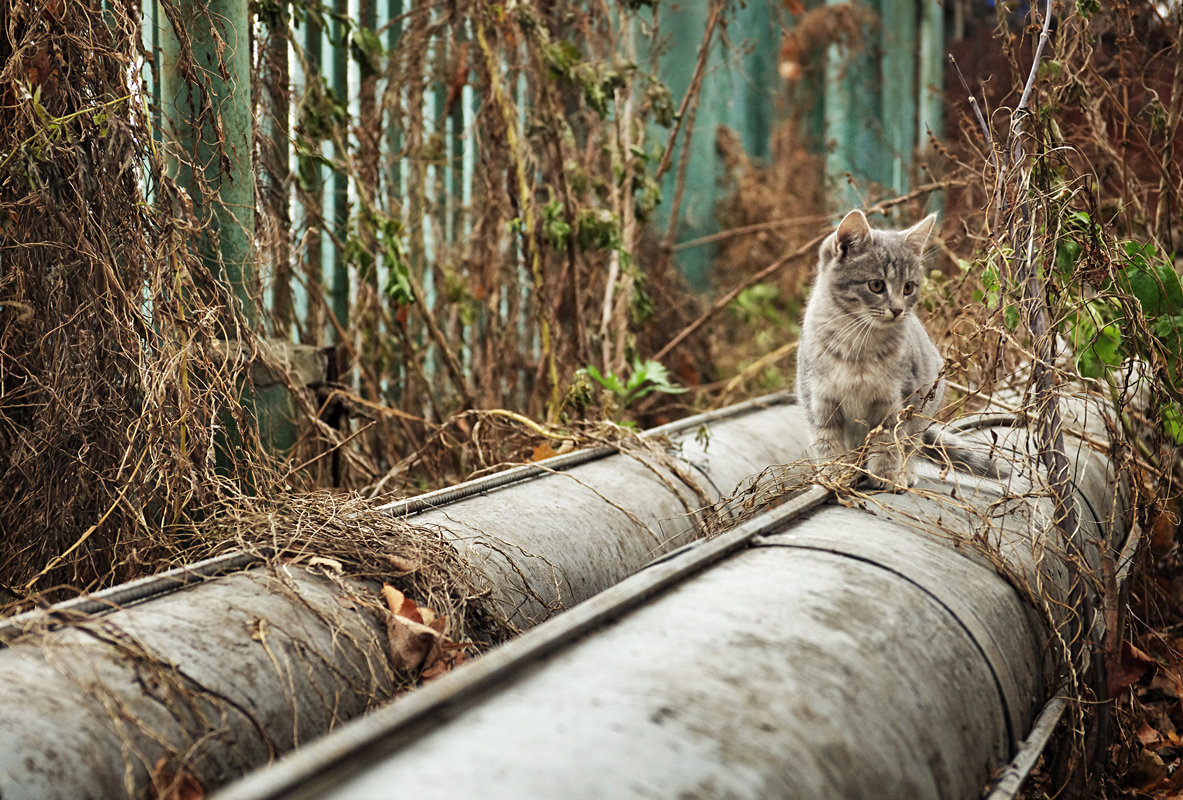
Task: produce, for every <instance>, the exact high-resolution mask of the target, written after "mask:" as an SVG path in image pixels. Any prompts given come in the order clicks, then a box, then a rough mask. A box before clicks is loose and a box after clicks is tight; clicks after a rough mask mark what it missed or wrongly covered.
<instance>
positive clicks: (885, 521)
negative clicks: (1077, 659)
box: [217, 404, 1129, 800]
mask: <svg viewBox="0 0 1183 800" xmlns="http://www.w3.org/2000/svg"><path fill="white" fill-rule="evenodd" d="M1085 408H1086V407H1085V406H1084V405H1083V404H1080V405H1078V406H1077V407H1076V409H1075V410H1076V411H1077V412H1078V413H1077V414H1076V416H1077V421H1078V422H1079V421H1081V417H1083V416H1084V413H1083V412H1084V410H1085ZM1000 422H1001V420H998V419H995V420H993V421H992V423H991V421H989V420H988V421H986V425H985V427H986V428H988V430H985V431H983V435H985V436H987V437H991V438H992V437H993V436H995V435H997V436H998V437H999V438H1000V439H1001V440H1002V441H1003V443H1004V445H1005V444H1006V443H1007V442H1008V441H1009V442H1013V443H1015V444H1018V445H1025V444H1026V443H1025V441H1024V439H1023V437H1022V435H1021V434H1019V433H1018V432H1016V431H1013V430H1007V429H1005V428H1000V427H998V424H999V423H1000ZM1090 427H1091V426H1090ZM1068 441H1069V443H1070V445H1072V446H1073V447H1074V450H1073V452H1072V454H1071V455H1072V460H1073V462H1074V463H1075V474H1074V487H1075V497H1074V501H1075V502H1076V504H1077V506H1078V510H1079V511H1080V514H1081V518H1082V520H1083V523H1082V536H1083V538H1084V539H1085V540H1087V544H1085V543H1083V542H1077V543H1074V544H1065V543H1064V542H1063V540H1062V538H1061V537H1060V536H1059V533H1058V530H1057V529H1056V526H1055V524H1054V520H1053V519H1052V506H1051V503H1050V501H1049V500H1048V499H1047V497H1046V493H1038V492H1034V493H1033V492H1028V491H1027V489H1028V486H1027V484H1025V483H1024V482H1023V478H1022V476H1015V477H1014V478H1013V480H1012V481H1011V485H1010V486H1009V487H1003V486H1001V485H999V484H995V483H992V482H989V481H981V482H975V481H972V480H969V479H963V478H961V477H958V476H954V475H943V476H942V475H941V474H938V473H936V472H935V471H931V472H930V474H929V475H928V476H927V477H926V479H925V480H922V481H921V483H920V485H919V486H918V487H917V489H916V490H915V491H914V492H911V493H908V494H904V495H891V494H873V495H869V496H864V497H857V496H856V497H855V498H853V500H854V502H853V503H852V504H851V505H852V507H843V506H841V505H836V504H832V503H825V500H826V499H827V498H826V494H825V492H822V491H821V490H818V489H814V490H810V491H809V492H807V493H805V494H804V495H802V496H799V497H797V498H796V499H793V500H790V501H789V502H788V503H787V504H785V505H783V506H781V507H779V508H776V509H774V510H773V511H771V512H769V513H767V514H765V515H763V516H761V517H759V518H756V519H753V520H751V521H749V522H746V523H744V524H742V525H741V526H740V527H738V528H736V529H734V530H732V531H730V532H729V533H727V534H724V535H723V536H721V537H718V538H716V539H713V540H710V541H707V542H703V543H699V544H696V545H693V546H692V547H690V548H687V549H686V550H685V551H683V552H681V553H678V554H674V555H672V556H670V557H668V558H666V559H665V560H663V561H661V562H659V563H657V564H655V565H654V566H652V567H650V568H648V569H646V570H644V571H642V572H641V573H639V574H637V575H635V576H633V577H631V578H629V579H627V580H626V581H624V582H622V583H620V584H618V585H616V586H614V587H613V588H611V589H609V590H607V591H606V592H604V593H602V594H600V595H598V596H596V597H595V598H593V599H592V600H590V601H588V602H586V603H584V604H582V605H580V606H578V607H576V608H575V609H573V610H571V611H569V612H567V613H566V614H564V615H562V616H560V617H557V618H555V619H553V620H551V621H549V622H547V623H545V624H543V625H540V626H538V627H536V628H534V629H533V630H531V631H529V632H527V633H526V634H525V635H523V636H522V637H520V638H518V639H516V640H514V641H512V642H509V643H507V644H506V645H504V646H502V647H500V648H498V649H497V650H494V651H493V652H491V653H489V654H487V655H485V656H484V657H483V658H481V659H480V660H479V661H477V662H476V663H474V664H472V665H470V666H467V667H465V668H462V669H460V670H457V671H456V672H454V673H452V674H451V675H449V676H446V677H445V678H443V679H441V680H439V681H437V682H434V683H432V684H430V685H428V686H426V687H424V688H422V689H420V690H418V691H416V692H414V693H412V694H410V695H408V696H406V697H404V698H400V699H398V700H396V701H395V702H393V703H392V704H390V705H389V706H387V707H385V708H384V709H380V710H378V711H377V712H375V713H373V714H371V715H368V716H366V717H363V718H361V719H359V720H356V721H355V722H353V723H351V724H349V725H347V726H344V727H343V728H342V729H341V730H339V731H337V732H335V733H333V734H331V735H329V736H327V737H325V738H324V739H322V740H319V741H318V742H314V743H311V744H310V745H308V746H306V747H303V748H300V749H298V750H296V751H295V752H294V753H292V754H290V755H289V756H288V757H286V758H284V759H283V760H281V761H280V762H279V763H278V764H277V765H275V766H273V767H271V768H268V769H264V770H261V771H259V772H256V773H253V774H252V775H250V776H248V777H247V778H245V779H244V780H242V781H240V782H238V783H237V784H234V785H233V786H231V787H229V788H227V789H226V790H224V791H223V792H221V793H219V794H218V795H217V798H218V800H264V799H265V798H266V799H267V800H271V799H273V798H285V799H287V800H295V798H313V797H315V798H322V799H323V800H355V799H357V798H378V797H389V796H396V795H397V796H406V797H416V798H433V797H439V798H455V797H493V798H500V797H506V798H510V797H512V798H515V800H520V799H523V798H554V797H564V798H588V800H591V799H592V798H607V797H611V798H614V799H628V798H670V797H727V798H752V799H753V800H768V798H811V799H813V798H842V799H843V800H852V799H855V798H885V797H890V798H904V797H906V798H910V800H911V799H922V798H978V797H980V796H981V793H982V791H983V787H985V786H986V785H987V784H988V782H989V781H990V779H991V778H992V776H993V775H995V774H996V771H997V770H998V769H1000V768H1002V767H1004V766H1005V765H1006V763H1007V761H1008V759H1010V758H1011V757H1012V755H1014V754H1015V753H1016V751H1018V750H1020V744H1021V742H1022V740H1023V739H1024V738H1025V736H1026V734H1027V731H1028V729H1029V727H1030V726H1031V723H1032V720H1033V718H1034V716H1035V714H1036V712H1037V711H1038V710H1039V708H1040V705H1041V704H1042V703H1043V702H1044V701H1045V699H1047V698H1048V697H1049V695H1050V692H1051V690H1052V689H1053V684H1054V681H1055V679H1056V677H1057V673H1056V671H1055V670H1056V669H1057V668H1058V667H1057V666H1056V665H1057V664H1060V665H1062V663H1063V662H1062V660H1057V659H1055V658H1053V657H1052V656H1053V655H1054V653H1055V652H1056V650H1057V645H1056V639H1057V638H1058V637H1056V636H1052V635H1050V634H1049V625H1050V626H1052V627H1053V628H1059V629H1060V630H1061V631H1064V630H1066V629H1067V626H1065V625H1064V618H1063V614H1062V613H1061V611H1060V610H1059V609H1062V608H1063V603H1064V601H1065V600H1066V599H1067V598H1068V597H1069V595H1070V594H1071V592H1072V588H1073V587H1072V582H1073V580H1074V578H1073V573H1074V569H1073V568H1070V567H1069V564H1068V562H1069V560H1075V561H1076V563H1077V568H1076V571H1079V569H1080V568H1081V567H1083V568H1086V569H1087V564H1088V563H1089V562H1090V561H1091V560H1095V559H1096V557H1097V556H1098V547H1097V545H1099V544H1101V543H1105V546H1106V547H1107V548H1108V549H1109V551H1110V552H1111V553H1117V552H1119V551H1120V550H1121V546H1122V544H1123V535H1124V531H1125V530H1126V527H1125V525H1124V524H1123V521H1122V520H1123V516H1124V506H1123V504H1122V498H1123V494H1122V492H1121V491H1119V490H1118V489H1117V488H1116V484H1117V482H1116V481H1115V479H1114V474H1113V470H1112V467H1111V464H1110V460H1109V458H1108V454H1107V453H1104V452H1097V451H1095V450H1092V449H1090V448H1088V447H1085V446H1084V445H1083V442H1082V440H1079V439H1077V440H1073V439H1071V438H1070V439H1069V440H1068ZM860 505H861V506H862V507H858V506H860ZM1128 555H1129V554H1128V552H1127V553H1126V554H1125V557H1128ZM1089 622H1090V624H1089V626H1088V627H1089V628H1090V633H1091V634H1092V635H1095V634H1096V633H1097V632H1098V631H1097V629H1096V627H1097V625H1099V624H1102V621H1101V620H1100V619H1094V620H1090V621H1089ZM1026 755H1029V753H1027V754H1026Z"/></svg>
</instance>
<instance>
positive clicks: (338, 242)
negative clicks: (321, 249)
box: [330, 0, 350, 342]
mask: <svg viewBox="0 0 1183 800" xmlns="http://www.w3.org/2000/svg"><path fill="white" fill-rule="evenodd" d="M348 19H349V3H348V0H335V1H334V3H333V25H332V36H331V41H332V42H333V94H334V96H335V97H336V99H337V102H338V103H345V102H346V101H347V99H348V97H349V42H348V41H347V38H348V37H347V29H346V27H345V23H346V21H347V20H348ZM348 129H349V128H348V125H346V126H344V130H346V131H347V130H348ZM341 136H342V137H345V136H347V134H345V133H342V134H341ZM333 156H334V160H335V161H336V166H335V168H334V170H333V177H332V184H331V186H332V188H331V189H330V194H331V197H332V205H333V212H332V213H333V218H332V225H333V238H334V239H335V249H334V254H333V304H332V305H333V316H335V317H336V318H337V323H338V324H339V325H340V326H341V328H340V330H349V306H350V297H349V293H350V281H349V263H348V262H347V261H346V259H345V241H346V240H347V239H348V238H349V175H348V172H347V166H346V161H347V159H348V157H349V142H348V141H346V140H340V141H337V142H335V144H334V148H333ZM332 340H333V341H335V342H339V341H340V334H339V333H336V332H334V334H333V337H332Z"/></svg>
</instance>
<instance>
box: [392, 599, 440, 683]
mask: <svg viewBox="0 0 1183 800" xmlns="http://www.w3.org/2000/svg"><path fill="white" fill-rule="evenodd" d="M386 635H387V637H388V638H389V640H390V665H391V667H393V668H394V670H395V671H396V672H404V673H412V672H415V671H417V670H418V669H420V668H421V667H423V666H424V665H427V664H431V663H432V662H433V660H434V659H438V658H439V648H440V638H441V637H440V635H439V633H437V632H436V630H435V629H434V628H429V627H427V626H426V625H424V624H423V623H421V622H414V621H412V620H409V619H407V618H406V617H404V616H402V615H401V614H391V615H390V616H389V617H387V618H386Z"/></svg>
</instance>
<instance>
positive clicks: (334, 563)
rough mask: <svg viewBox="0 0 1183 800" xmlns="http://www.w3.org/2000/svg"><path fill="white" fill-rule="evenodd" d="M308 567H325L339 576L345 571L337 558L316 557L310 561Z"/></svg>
mask: <svg viewBox="0 0 1183 800" xmlns="http://www.w3.org/2000/svg"><path fill="white" fill-rule="evenodd" d="M308 566H309V567H324V568H325V569H327V570H330V571H332V572H335V573H337V574H338V575H340V574H341V572H342V571H343V568H342V566H341V562H340V561H338V560H337V559H335V558H324V557H323V556H315V557H313V558H310V559H308Z"/></svg>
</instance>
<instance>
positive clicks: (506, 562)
mask: <svg viewBox="0 0 1183 800" xmlns="http://www.w3.org/2000/svg"><path fill="white" fill-rule="evenodd" d="M656 434H657V435H656V436H650V437H648V438H649V440H650V442H652V443H653V444H654V445H655V446H656V445H657V444H659V443H661V442H663V441H665V440H666V439H668V440H669V441H668V443H667V444H665V445H662V447H661V448H660V451H661V452H660V453H658V452H656V451H652V452H648V454H646V453H644V452H641V453H639V454H638V455H637V456H636V457H634V456H631V455H624V454H618V453H616V452H615V451H614V450H612V449H610V448H601V449H597V450H594V451H590V452H580V453H572V454H569V455H566V456H560V457H558V458H556V459H552V460H550V461H548V462H542V463H540V464H537V465H531V466H528V467H522V468H518V469H516V470H511V471H509V472H507V473H502V474H498V475H494V476H491V477H489V478H485V479H481V480H477V481H473V482H470V483H468V484H465V485H462V486H459V487H454V488H452V489H449V490H446V491H443V492H439V493H432V494H429V495H425V496H423V497H420V498H412V499H411V500H409V501H405V502H403V503H399V504H395V505H394V506H392V507H390V508H388V509H387V511H388V513H390V514H396V515H398V516H400V517H406V518H407V521H408V522H409V523H413V524H416V525H422V526H425V527H429V528H431V529H432V530H434V531H437V532H438V533H440V534H441V535H443V536H444V537H446V538H448V539H450V540H451V541H452V542H453V543H454V544H455V546H456V548H457V549H458V550H459V551H461V553H462V554H463V555H464V556H465V557H467V558H469V560H470V563H471V566H472V568H473V569H474V570H476V571H477V572H478V574H483V575H484V577H485V578H486V580H487V583H488V585H489V587H490V592H491V593H492V595H493V599H494V600H495V601H497V602H498V603H499V604H500V605H501V607H502V608H503V609H504V610H505V611H506V613H507V614H509V615H511V617H512V620H513V621H514V622H515V623H516V624H518V625H519V626H521V627H526V626H527V625H529V624H531V623H532V622H533V621H535V620H537V619H540V618H541V617H543V616H545V615H546V614H549V613H552V612H553V611H555V610H557V609H559V608H561V607H562V606H564V605H571V604H574V603H577V602H578V601H580V600H583V599H585V598H587V597H589V596H591V595H592V594H594V593H596V592H598V591H601V590H603V589H605V588H607V587H608V586H610V585H611V584H612V583H613V582H615V581H617V580H619V579H620V578H621V577H623V576H625V575H627V574H629V573H630V572H635V571H636V570H637V569H640V568H641V567H642V566H643V565H644V564H645V563H647V562H648V561H650V560H651V559H652V558H654V557H655V556H657V555H660V554H661V553H663V552H666V551H668V550H670V549H672V548H674V547H676V546H678V545H679V544H681V543H683V542H685V541H687V540H689V539H691V538H693V537H694V536H695V535H696V534H695V530H694V528H695V520H694V516H693V515H692V514H691V511H693V510H695V509H698V508H699V507H701V506H702V505H703V503H705V502H713V501H714V500H716V499H718V498H719V497H720V496H721V495H723V494H726V493H728V492H730V491H731V490H732V489H733V488H734V487H735V485H736V483H737V482H739V481H740V480H741V479H742V478H743V477H744V476H747V475H751V474H753V473H757V472H759V471H760V470H761V469H763V468H764V467H766V466H768V465H769V464H775V463H780V462H784V461H789V460H793V459H795V458H798V457H800V455H801V453H802V451H803V448H804V438H803V437H804V426H803V424H802V421H801V418H800V413H799V411H798V410H797V409H796V408H795V407H794V406H793V405H792V404H791V399H790V398H789V397H787V396H785V395H778V396H774V397H771V398H766V399H765V400H762V401H756V402H752V403H747V404H743V405H740V406H734V407H731V408H729V409H724V410H722V411H720V412H716V413H712V414H706V415H702V416H700V417H696V418H691V419H690V420H687V421H684V422H682V423H680V424H676V425H673V426H668V427H666V428H664V429H658V431H656ZM640 449H643V448H640ZM358 524H359V525H365V524H369V523H368V522H367V521H366V520H358ZM540 527H545V528H547V529H550V530H552V531H553V530H561V531H562V532H563V533H562V535H557V534H554V533H540V532H538V531H537V530H536V529H537V528H540ZM251 566H252V559H251V557H249V556H246V555H237V556H229V557H226V558H221V559H215V560H213V561H210V562H204V563H202V564H198V565H191V566H187V567H183V568H180V569H177V570H173V571H171V572H170V573H167V574H165V575H162V576H158V577H155V578H148V579H145V580H141V581H137V582H135V583H133V584H128V585H125V586H120V587H116V588H115V589H112V590H109V591H106V592H102V593H99V594H98V595H95V596H92V597H89V598H82V599H80V600H76V601H69V602H66V603H63V604H60V605H59V606H56V607H53V608H51V609H48V610H45V611H38V612H32V613H30V614H25V615H22V616H20V617H17V618H13V619H11V620H7V621H5V622H2V623H0V797H3V798H4V800H15V799H16V798H30V799H36V800H45V799H46V798H85V797H94V798H110V797H120V796H137V797H139V796H142V793H143V791H144V786H145V784H146V783H148V782H149V780H150V779H151V778H152V777H153V776H155V777H156V779H157V780H158V782H160V781H163V780H164V778H163V776H166V775H168V774H171V773H175V772H177V771H178V770H181V771H183V772H184V773H186V774H188V775H191V776H193V777H195V778H196V779H197V780H199V781H200V783H201V784H202V785H203V786H204V787H206V788H207V789H208V788H210V787H214V786H218V785H221V784H223V783H225V782H226V781H228V780H230V779H232V778H234V777H237V776H238V775H241V774H242V773H244V772H246V771H247V770H249V769H250V768H252V767H255V766H258V765H260V764H262V763H265V762H267V761H268V760H269V759H272V758H274V757H276V756H277V755H278V754H281V753H283V752H284V751H286V750H288V749H291V748H292V747H293V746H296V745H298V744H300V743H302V742H304V741H307V740H308V739H311V738H313V737H315V736H318V735H320V734H322V733H324V732H325V731H327V730H329V729H330V728H331V727H332V726H334V725H336V724H338V723H340V722H341V721H342V720H346V719H349V718H350V717H353V716H355V715H357V714H358V713H360V712H361V711H362V710H364V709H365V708H368V707H370V706H373V705H375V704H377V703H379V702H381V701H383V700H385V699H387V698H388V697H389V696H390V694H391V691H392V684H393V677H392V676H391V675H390V672H389V667H388V663H387V657H386V652H387V646H388V637H387V634H386V630H385V627H384V625H385V623H384V620H383V619H381V618H380V617H379V616H378V615H377V614H374V613H371V612H370V611H367V610H366V609H365V608H363V607H362V606H363V603H361V602H359V598H363V595H364V594H365V593H367V592H368V593H369V595H370V596H371V597H372V596H373V590H374V587H372V586H361V585H359V584H358V583H357V582H352V581H349V580H343V579H341V578H340V577H338V576H335V575H332V574H331V573H326V574H320V573H318V571H317V570H316V569H305V568H301V567H296V566H290V565H286V566H279V567H277V568H269V567H264V566H258V565H257V564H256V565H255V566H254V567H253V568H248V569H244V567H251ZM363 599H364V598H363Z"/></svg>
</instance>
